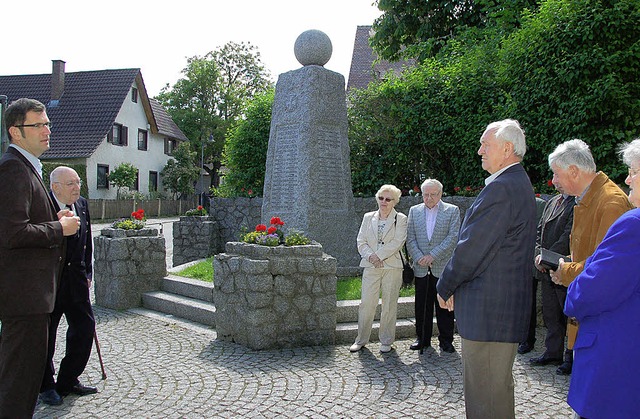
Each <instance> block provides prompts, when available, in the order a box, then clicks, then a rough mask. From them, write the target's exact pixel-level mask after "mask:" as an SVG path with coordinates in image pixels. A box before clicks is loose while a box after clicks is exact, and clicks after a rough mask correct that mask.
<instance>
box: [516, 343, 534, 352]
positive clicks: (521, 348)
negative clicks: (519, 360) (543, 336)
mask: <svg viewBox="0 0 640 419" xmlns="http://www.w3.org/2000/svg"><path fill="white" fill-rule="evenodd" d="M531 351H533V344H532V343H529V342H522V343H521V344H520V345H518V353H519V354H520V355H524V354H528V353H529V352H531Z"/></svg>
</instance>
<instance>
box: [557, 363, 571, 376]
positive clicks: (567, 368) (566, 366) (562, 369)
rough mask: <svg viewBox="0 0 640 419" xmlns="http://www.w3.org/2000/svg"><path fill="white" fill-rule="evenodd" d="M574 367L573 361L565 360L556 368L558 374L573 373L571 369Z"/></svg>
mask: <svg viewBox="0 0 640 419" xmlns="http://www.w3.org/2000/svg"><path fill="white" fill-rule="evenodd" d="M572 369H573V362H569V361H564V362H563V363H562V365H560V366H559V367H558V369H557V370H556V374H558V375H571V370H572Z"/></svg>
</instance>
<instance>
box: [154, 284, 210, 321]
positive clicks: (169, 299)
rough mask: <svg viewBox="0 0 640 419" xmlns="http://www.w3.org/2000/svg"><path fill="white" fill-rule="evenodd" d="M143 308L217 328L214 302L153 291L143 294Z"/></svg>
mask: <svg viewBox="0 0 640 419" xmlns="http://www.w3.org/2000/svg"><path fill="white" fill-rule="evenodd" d="M142 306H143V307H144V308H147V309H150V310H155V311H158V312H160V313H165V314H171V315H173V316H176V317H181V318H183V319H187V320H191V321H194V322H198V323H202V324H204V325H207V326H211V327H215V325H216V323H215V315H216V308H215V306H214V305H213V303H212V302H208V301H203V300H200V299H196V298H191V297H185V296H184V295H178V294H172V293H169V292H166V291H151V292H146V293H144V294H142Z"/></svg>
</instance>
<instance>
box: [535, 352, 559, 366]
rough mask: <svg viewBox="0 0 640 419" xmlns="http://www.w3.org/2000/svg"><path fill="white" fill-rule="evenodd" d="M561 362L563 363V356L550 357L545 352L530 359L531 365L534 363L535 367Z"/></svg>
mask: <svg viewBox="0 0 640 419" xmlns="http://www.w3.org/2000/svg"><path fill="white" fill-rule="evenodd" d="M560 364H562V358H550V357H548V356H546V355H545V354H542V355H540V356H539V357H537V358H531V359H530V360H529V365H533V366H535V367H539V366H543V365H560Z"/></svg>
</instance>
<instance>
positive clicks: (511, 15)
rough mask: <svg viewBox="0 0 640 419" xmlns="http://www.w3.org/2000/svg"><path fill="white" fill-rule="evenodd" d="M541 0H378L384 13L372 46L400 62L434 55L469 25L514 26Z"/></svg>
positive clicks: (377, 26)
mask: <svg viewBox="0 0 640 419" xmlns="http://www.w3.org/2000/svg"><path fill="white" fill-rule="evenodd" d="M540 1H541V0H378V1H377V2H376V4H377V6H378V9H380V10H381V11H382V12H383V13H382V15H381V16H380V17H379V18H377V19H376V20H375V21H374V23H373V29H374V35H373V37H372V38H371V45H372V47H373V48H374V49H375V50H376V52H377V53H378V55H379V56H380V57H381V58H384V59H388V60H391V61H397V60H400V59H403V58H416V59H418V60H420V61H422V60H424V59H426V58H429V57H432V56H434V55H435V54H436V53H437V52H438V51H440V50H441V49H442V47H443V46H444V45H446V43H447V42H448V41H449V40H450V39H453V38H454V37H455V36H457V35H458V34H459V33H460V32H462V31H464V30H465V29H467V28H483V27H486V26H488V25H489V24H490V22H491V23H493V24H496V25H499V26H503V27H515V26H517V24H518V21H519V18H520V15H521V13H522V11H523V10H524V9H525V8H529V9H535V8H537V6H538V4H539V3H540Z"/></svg>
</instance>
